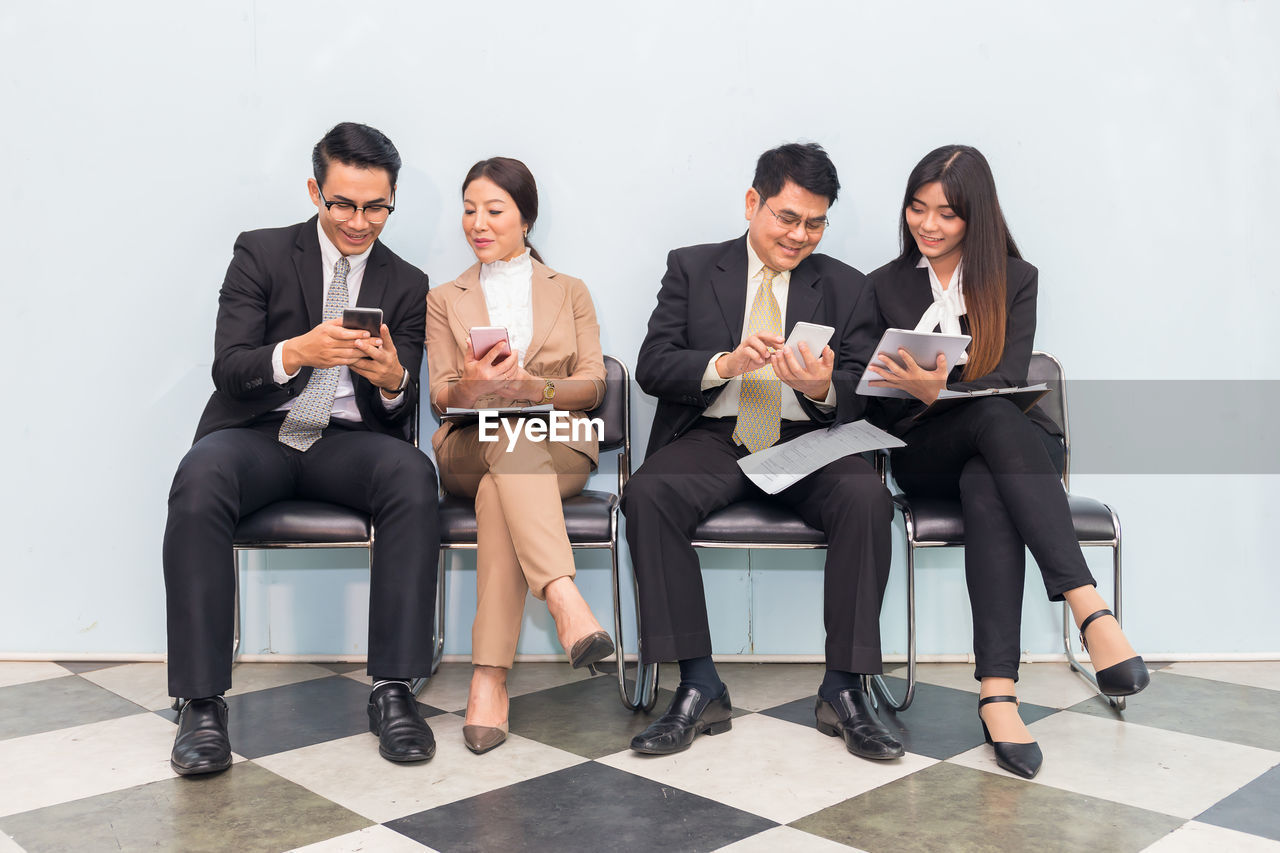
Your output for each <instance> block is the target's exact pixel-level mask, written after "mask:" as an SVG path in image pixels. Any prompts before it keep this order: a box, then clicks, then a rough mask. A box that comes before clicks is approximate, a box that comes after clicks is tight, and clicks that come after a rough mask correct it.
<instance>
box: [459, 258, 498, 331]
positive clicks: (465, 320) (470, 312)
mask: <svg viewBox="0 0 1280 853" xmlns="http://www.w3.org/2000/svg"><path fill="white" fill-rule="evenodd" d="M454 286H455V287H457V288H458V290H460V291H461V293H459V294H458V298H457V301H455V302H454V317H456V318H457V323H458V325H457V327H456V328H454V330H453V335H454V337H455V338H456V339H457V341H458V346H461V347H465V346H466V343H467V335H468V334H470V333H471V329H472V328H474V327H475V326H487V325H489V306H487V305H485V303H484V291H483V290H481V289H480V264H478V263H477V264H473V265H472V266H471V268H470V269H469V270H467V271H466V272H464V273H463V274H462V275H460V276H458V278H457V280H456V281H455V282H454Z"/></svg>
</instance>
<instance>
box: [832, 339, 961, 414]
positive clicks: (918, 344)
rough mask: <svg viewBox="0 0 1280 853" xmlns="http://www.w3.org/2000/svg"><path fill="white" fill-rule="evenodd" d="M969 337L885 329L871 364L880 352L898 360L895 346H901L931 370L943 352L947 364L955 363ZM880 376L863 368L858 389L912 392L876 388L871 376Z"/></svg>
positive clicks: (893, 394) (886, 394) (881, 394)
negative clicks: (872, 383)
mask: <svg viewBox="0 0 1280 853" xmlns="http://www.w3.org/2000/svg"><path fill="white" fill-rule="evenodd" d="M970 340H971V338H970V337H969V336H968V335H944V334H942V333H940V332H912V331H908V330H907V329H886V330H885V333H884V336H883V337H881V338H880V343H879V344H878V345H876V348H875V349H874V350H872V351H871V364H877V363H879V355H880V353H884V354H885V355H887V356H889V357H890V358H892V359H893V360H894V361H897V360H898V359H899V356H898V350H900V349H904V350H906V351H907V352H909V353H911V357H912V358H914V359H915V360H916V364H918V365H920V366H921V367H924V368H927V369H930V370H932V369H933V366H934V365H935V364H937V363H938V356H939V355H945V356H946V357H947V364H948V365H950V366H951V367H955V365H956V361H957V360H959V358H960V353H962V352H964V350H965V347H967V346H969V341H970ZM880 378H881V377H880V376H879V374H877V373H875V372H874V371H872V370H865V371H863V373H862V378H861V379H859V380H858V389H857V390H858V393H859V394H862V395H865V396H867V397H910V396H911V395H910V394H908V393H907V392H906V391H899V390H898V389H897V388H883V387H880V388H877V387H875V386H873V385H871V384H870V383H871V381H872V380H875V379H880Z"/></svg>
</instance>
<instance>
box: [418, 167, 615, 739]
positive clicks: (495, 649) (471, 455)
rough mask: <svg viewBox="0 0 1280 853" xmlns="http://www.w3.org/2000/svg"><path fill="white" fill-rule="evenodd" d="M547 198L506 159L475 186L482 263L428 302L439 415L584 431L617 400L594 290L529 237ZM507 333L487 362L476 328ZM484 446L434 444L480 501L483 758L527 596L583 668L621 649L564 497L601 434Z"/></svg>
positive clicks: (466, 189)
mask: <svg viewBox="0 0 1280 853" xmlns="http://www.w3.org/2000/svg"><path fill="white" fill-rule="evenodd" d="M537 216H538V189H537V185H536V184H535V183H534V180H533V175H532V174H531V173H530V172H529V169H528V168H527V167H526V166H525V165H524V164H523V163H521V162H520V161H519V160H513V159H511V158H508V157H494V158H491V159H488V160H482V161H480V162H479V163H477V164H475V165H474V166H472V167H471V171H470V172H468V173H467V177H466V179H465V180H464V181H463V182H462V230H463V233H464V234H465V235H466V237H467V242H468V243H470V245H471V249H472V251H474V252H475V255H476V260H477V262H476V263H475V264H474V265H473V266H472V267H471V268H470V269H468V270H467V271H466V272H464V273H463V274H462V275H460V276H458V278H457V279H455V280H454V281H451V282H449V283H448V284H445V285H442V286H441V287H437V288H435V289H433V290H432V291H431V292H430V294H429V295H428V296H427V341H426V345H427V362H428V365H429V369H430V374H431V405H432V406H433V407H435V410H436V412H438V413H442V412H443V411H444V410H445V409H446V408H448V407H451V406H452V407H458V408H490V407H498V406H512V405H527V404H531V403H532V404H541V403H550V404H552V405H553V406H554V407H555V408H556V409H558V410H564V411H567V412H570V413H571V415H570V417H572V418H573V419H574V420H583V419H585V417H586V416H585V415H584V414H583V413H584V412H587V411H590V410H591V409H594V408H595V407H596V406H598V405H599V404H600V402H601V400H603V399H604V387H605V384H604V378H605V370H604V358H603V356H602V354H601V351H600V326H599V324H598V323H597V322H596V314H595V308H594V306H593V305H592V303H591V296H590V294H589V293H588V292H587V287H586V285H585V284H583V283H582V282H581V281H579V280H578V279H576V278H572V277H571V276H567V275H563V274H562V273H558V272H556V271H555V270H553V269H551V268H550V267H548V266H546V265H544V264H543V263H542V258H541V257H539V255H538V253H537V251H535V250H534V249H533V247H532V246H531V245H530V244H529V241H528V233H529V229H530V228H531V227H533V223H534V220H535V219H537ZM477 326H503V327H505V328H506V329H507V333H508V337H509V340H510V345H507V344H502V343H499V344H497V345H495V346H493V347H491V348H490V349H489V350H488V351H485V352H479V353H476V352H473V348H472V346H471V335H470V331H471V330H472V329H473V328H476V327H477ZM497 438H498V440H497V441H481V436H480V430H479V425H478V424H475V423H472V424H469V425H463V424H458V423H454V422H445V423H444V425H443V426H441V427H440V429H439V430H437V431H436V434H435V435H434V436H433V437H432V439H431V445H432V447H433V448H434V450H435V453H436V459H437V461H438V462H439V465H440V481H441V483H442V484H443V485H444V488H445V490H446V491H448V492H449V493H450V494H455V495H462V496H467V497H474V498H475V502H476V521H477V525H478V530H477V540H478V552H477V555H476V588H477V595H476V599H477V600H476V619H475V625H474V627H473V628H472V633H471V646H472V651H471V659H472V663H473V664H474V666H475V668H474V670H473V672H472V677H471V691H470V695H469V697H468V699H467V719H466V725H465V726H464V727H463V738H464V740H465V741H466V744H467V747H468V748H469V749H470V750H471V751H472V752H475V753H477V754H479V753H482V752H487V751H488V750H490V749H493V748H494V747H496V746H498V745H499V744H501V743H502V742H503V741H504V740H505V739H506V735H507V671H508V670H509V669H510V668H511V664H512V662H513V661H514V659H515V651H516V642H517V640H518V639H519V634H520V622H521V619H522V617H523V613H524V601H525V593H526V591H528V592H532V593H533V595H534V596H535V597H536V598H539V599H544V600H545V601H546V602H547V608H548V610H550V612H551V615H552V617H553V618H554V619H555V621H556V633H557V635H558V638H559V640H560V643H561V645H563V646H564V648H565V649H567V650H569V659H570V662H571V663H572V664H573V666H574V667H575V668H576V667H583V666H588V665H590V664H593V663H596V662H597V661H599V660H602V659H603V658H606V657H608V656H609V655H611V654H613V650H614V647H613V641H612V640H611V639H610V638H609V635H608V634H607V633H605V632H604V631H603V630H602V629H601V627H600V623H599V622H598V621H597V620H596V618H595V616H593V615H592V613H591V608H590V607H588V606H587V603H586V601H584V600H583V598H582V595H581V594H580V593H579V592H578V588H577V585H576V584H574V582H573V577H574V565H573V552H572V551H571V549H570V547H569V539H568V535H567V534H566V532H565V526H564V513H563V510H562V508H561V504H560V501H561V499H562V498H566V497H569V496H571V495H576V494H577V493H579V492H580V491H582V488H583V486H585V485H586V482H587V477H588V476H589V475H590V473H591V471H592V470H593V469H594V468H595V466H596V458H597V452H598V448H597V445H596V440H595V434H594V433H591V432H590V431H589V430H585V429H583V430H579V431H578V435H577V437H576V439H575V440H568V441H553V440H550V439H542V440H535V439H531V438H530V437H529V436H528V435H527V434H526V433H525V431H524V430H520V431H519V433H518V437H517V438H516V439H515V444H514V446H511V447H510V448H509V447H508V444H509V438H508V432H507V430H506V429H499V430H498V432H497Z"/></svg>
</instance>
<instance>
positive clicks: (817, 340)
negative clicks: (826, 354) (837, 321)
mask: <svg viewBox="0 0 1280 853" xmlns="http://www.w3.org/2000/svg"><path fill="white" fill-rule="evenodd" d="M835 333H836V330H835V327H833V326H823V325H820V324H818V323H806V322H805V321H803V320H801V321H800V322H799V323H796V324H795V326H793V327H792V328H791V334H790V335H788V336H787V343H786V345H787V346H789V347H791V351H792V352H793V353H795V355H796V358H800V349H799V347H798V346H797V344H799V343H800V342H801V341H803V342H804V343H806V344H808V346H809V357H810V358H813V359H819V358H822V350H823V349H824V348H825V347H826V345H827V342H828V341H830V340H831V336H832V335H834V334H835Z"/></svg>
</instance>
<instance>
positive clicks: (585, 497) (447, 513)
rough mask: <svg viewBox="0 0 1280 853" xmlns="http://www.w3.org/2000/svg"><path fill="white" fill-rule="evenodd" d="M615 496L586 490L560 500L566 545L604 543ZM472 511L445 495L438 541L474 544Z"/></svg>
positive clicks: (462, 501) (461, 501) (464, 502)
mask: <svg viewBox="0 0 1280 853" xmlns="http://www.w3.org/2000/svg"><path fill="white" fill-rule="evenodd" d="M617 503H618V496H617V495H615V494H614V493H613V492H596V491H592V490H590V489H588V490H586V491H584V492H582V493H581V494H578V495H574V496H573V497H571V498H565V499H564V504H563V505H564V526H565V529H566V530H567V531H568V532H569V541H570V542H571V543H578V542H608V541H609V533H610V526H609V519H610V513H611V512H612V511H613V507H614V506H615V505H616V504H617ZM475 512H476V508H475V502H474V501H472V500H471V499H470V498H460V497H455V496H454V495H445V496H444V497H442V498H441V499H440V541H441V542H443V543H445V544H446V545H469V544H474V543H475V541H476V515H475Z"/></svg>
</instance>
